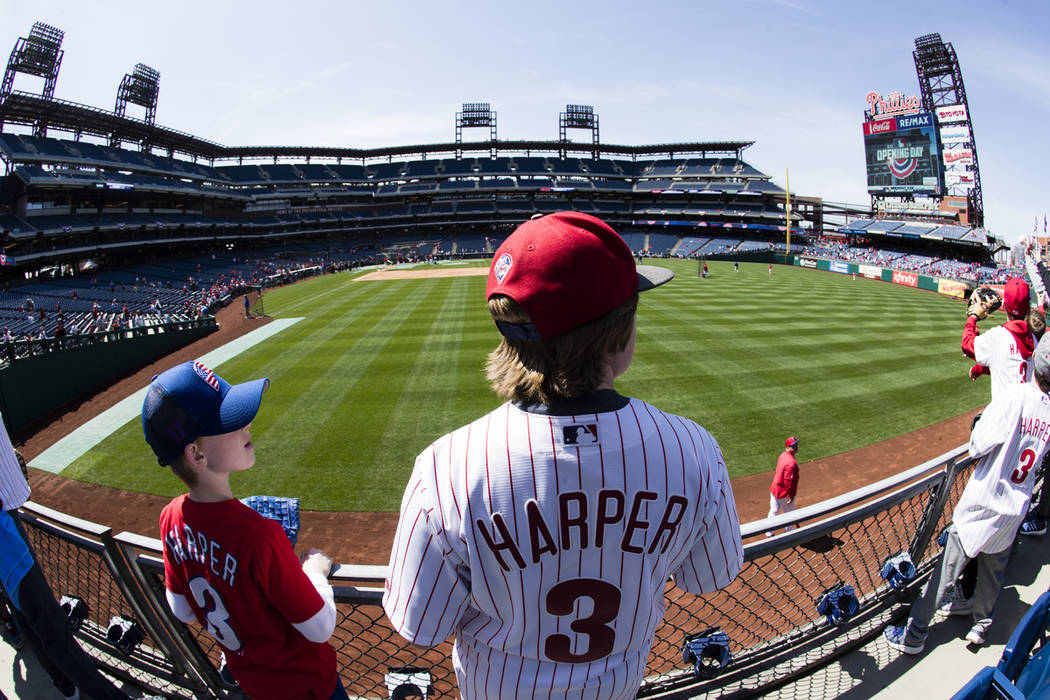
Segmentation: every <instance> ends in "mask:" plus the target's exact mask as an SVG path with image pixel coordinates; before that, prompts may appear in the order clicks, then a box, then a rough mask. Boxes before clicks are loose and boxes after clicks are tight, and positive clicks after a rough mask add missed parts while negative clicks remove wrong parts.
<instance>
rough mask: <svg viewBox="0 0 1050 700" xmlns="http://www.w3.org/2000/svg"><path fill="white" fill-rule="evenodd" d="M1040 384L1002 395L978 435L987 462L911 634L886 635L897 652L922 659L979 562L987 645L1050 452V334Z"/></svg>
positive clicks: (976, 629)
mask: <svg viewBox="0 0 1050 700" xmlns="http://www.w3.org/2000/svg"><path fill="white" fill-rule="evenodd" d="M1032 358H1033V360H1034V372H1033V376H1034V379H1035V381H1034V382H1025V383H1021V384H1011V385H1008V386H1004V387H1002V388H1001V389H1000V390H999V391H998V392H997V393H996V395H995V397H994V398H993V399H992V402H991V403H990V404H989V405H988V408H986V409H985V410H984V413H983V415H982V416H981V420H979V421H977V423H976V424H975V425H974V428H973V432H972V433H971V434H970V450H969V451H970V455H971V456H973V457H980V461H979V462H978V463H977V466H975V467H974V470H973V474H972V475H971V476H970V480H969V481H968V482H967V483H966V488H965V489H963V493H962V496H960V497H959V503H958V504H957V505H956V506H955V512H954V513H953V514H952V526H951V529H950V530H949V531H948V541H947V543H946V544H945V546H944V551H943V552H942V553H941V563H940V565H939V566H938V567H937V568H936V569H935V570H934V573H933V575H932V576H930V579H929V581H927V582H926V586H925V587H924V588H923V591H922V595H920V596H919V598H918V600H916V601H915V603H914V604H913V605H912V608H911V617H910V618H909V619H908V624H907V625H904V626H890V627H887V628H886V632H885V637H886V640H887V641H888V642H889V645H890V646H891V647H893V648H894V649H897V650H898V651H903V652H904V653H906V654H918V653H920V652H921V651H922V650H923V648H924V646H925V642H926V634H927V632H928V630H929V623H930V618H931V616H932V615H933V612H934V610H935V609H936V606H937V604H938V603H940V602H941V601H943V600H944V599H945V597H946V596H947V595H948V594H949V592H950V591H951V589H952V587H953V585H954V582H955V580H956V578H958V576H959V573H960V572H961V571H962V570H963V567H965V566H966V564H967V563H969V561H970V560H971V559H976V560H977V588H976V590H975V591H974V596H973V627H972V628H971V629H970V631H969V632H968V633H967V634H966V640H967V641H968V642H970V643H971V644H976V645H982V644H984V643H985V642H986V641H987V639H986V636H987V631H988V627H989V626H990V625H991V624H992V611H993V608H994V606H995V599H996V598H997V597H998V596H999V589H1000V588H1002V581H1003V572H1004V571H1005V570H1006V564H1007V562H1008V561H1009V559H1010V545H1011V544H1012V543H1013V540H1014V535H1015V534H1016V533H1017V528H1018V527H1019V526H1020V525H1021V521H1022V520H1023V519H1024V517H1025V514H1026V513H1027V512H1028V504H1029V502H1030V501H1031V498H1032V488H1033V486H1034V485H1035V474H1036V471H1037V469H1038V467H1039V465H1040V464H1042V461H1043V456H1044V455H1045V454H1046V452H1047V447H1048V444H1050V442H1048V441H1050V396H1047V392H1048V391H1050V334H1048V335H1044V336H1043V339H1042V340H1040V341H1039V345H1038V346H1037V347H1036V348H1035V352H1033V353H1032Z"/></svg>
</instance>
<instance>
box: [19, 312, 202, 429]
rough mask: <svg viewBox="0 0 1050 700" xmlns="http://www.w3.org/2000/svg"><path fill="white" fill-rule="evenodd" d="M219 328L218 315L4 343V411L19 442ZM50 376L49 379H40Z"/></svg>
mask: <svg viewBox="0 0 1050 700" xmlns="http://www.w3.org/2000/svg"><path fill="white" fill-rule="evenodd" d="M215 330H218V325H217V324H216V323H215V317H214V316H205V317H202V318H199V319H194V320H190V321H173V322H171V323H167V324H163V325H158V326H146V327H142V328H123V329H120V330H112V331H105V332H102V333H84V334H75V335H73V334H71V335H67V336H64V337H61V338H45V339H42V340H24V341H16V342H13V343H5V344H3V345H0V349H2V351H3V353H4V354H3V356H2V357H0V360H2V361H3V362H4V364H3V366H2V367H0V413H2V414H3V420H4V423H5V424H6V425H7V431H8V434H10V435H11V438H12V439H13V440H14V441H15V442H20V441H21V440H23V439H24V438H25V437H27V436H28V435H29V434H30V432H31V431H32V430H33V428H34V427H36V426H39V425H40V424H41V423H43V422H45V421H46V420H47V419H48V418H50V417H52V416H54V415H55V414H56V413H57V412H58V411H59V410H61V409H62V408H63V407H65V406H69V405H71V404H75V403H76V402H78V401H82V400H83V399H85V398H86V397H88V396H90V395H92V394H93V393H95V392H97V391H99V390H100V389H102V388H104V387H107V386H110V385H112V384H113V383H114V382H115V381H117V380H118V379H122V378H123V377H126V376H127V375H128V374H129V373H130V372H132V371H134V370H136V369H138V368H140V367H145V366H146V365H148V364H150V363H151V362H154V361H156V360H158V359H160V358H162V357H166V356H167V355H170V354H171V353H173V352H175V351H176V350H178V349H179V348H182V347H184V346H186V345H189V344H190V343H192V342H194V341H196V340H200V339H201V338H203V337H204V336H206V335H208V334H209V333H212V332H213V331H215ZM41 377H47V381H41V380H40V378H41Z"/></svg>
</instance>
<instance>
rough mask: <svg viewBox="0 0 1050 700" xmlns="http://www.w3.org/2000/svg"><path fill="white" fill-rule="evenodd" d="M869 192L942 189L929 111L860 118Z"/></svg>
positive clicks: (900, 192)
mask: <svg viewBox="0 0 1050 700" xmlns="http://www.w3.org/2000/svg"><path fill="white" fill-rule="evenodd" d="M864 155H865V160H866V162H867V168H868V192H869V193H870V194H911V193H922V194H934V195H939V194H942V193H943V173H942V170H941V162H940V157H939V155H938V147H937V126H936V123H935V122H934V119H933V115H932V114H930V113H929V112H923V113H920V114H909V115H905V116H900V117H888V118H886V119H878V120H875V121H870V122H864Z"/></svg>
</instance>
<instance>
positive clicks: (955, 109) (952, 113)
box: [933, 105, 966, 124]
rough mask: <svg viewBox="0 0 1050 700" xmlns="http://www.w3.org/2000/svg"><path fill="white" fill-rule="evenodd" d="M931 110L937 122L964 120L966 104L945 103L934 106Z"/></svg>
mask: <svg viewBox="0 0 1050 700" xmlns="http://www.w3.org/2000/svg"><path fill="white" fill-rule="evenodd" d="M933 111H934V114H936V115H937V123H938V124H950V123H952V122H964V121H966V105H945V106H943V107H935V108H934V110H933Z"/></svg>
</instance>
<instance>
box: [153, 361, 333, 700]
mask: <svg viewBox="0 0 1050 700" xmlns="http://www.w3.org/2000/svg"><path fill="white" fill-rule="evenodd" d="M267 386H269V380H268V379H257V380H255V381H251V382H245V383H244V384H237V385H235V386H231V385H230V384H229V383H227V382H226V381H225V380H223V379H222V378H221V377H219V376H218V375H216V374H215V373H214V372H212V371H211V370H210V369H208V368H207V367H205V366H204V365H203V364H201V363H199V362H184V363H183V364H181V365H177V366H176V367H173V368H172V369H169V370H168V371H166V372H164V373H162V374H160V375H158V376H156V377H154V378H153V381H152V382H151V383H150V386H149V389H148V391H147V393H146V398H145V401H144V402H143V405H142V428H143V432H144V433H145V437H146V442H148V443H149V445H150V447H152V448H153V451H154V453H156V455H157V459H158V461H159V462H160V463H161V464H162V465H169V466H171V469H172V471H174V472H175V475H176V476H178V477H179V478H180V479H182V481H183V482H185V483H186V485H187V486H188V487H189V493H188V494H185V495H182V496H179V497H178V498H175V499H174V500H173V501H172V502H171V503H169V504H168V505H167V506H166V507H165V508H164V510H163V512H162V513H161V516H160V533H161V539H162V540H163V542H164V585H165V588H166V591H165V592H166V595H167V600H168V605H169V606H170V607H171V609H172V611H173V612H174V613H175V616H176V617H178V618H179V619H180V620H182V621H183V622H189V621H190V620H193V619H196V620H198V621H199V622H200V624H201V625H203V626H204V627H205V628H206V629H207V630H208V632H209V633H210V634H211V635H212V636H213V637H215V639H216V640H217V641H218V642H219V644H220V645H222V648H223V650H224V652H225V655H226V663H227V666H228V668H229V669H230V671H231V672H232V673H233V676H234V678H235V679H236V680H237V682H238V684H239V685H240V686H241V688H242V689H243V690H244V691H245V692H246V693H248V695H249V696H251V697H252V698H254V699H255V700H265V699H273V700H278V699H280V700H287V699H290V698H297V699H302V700H326V699H329V698H330V699H332V700H336V699H338V698H346V697H347V695H346V691H345V690H344V689H343V684H342V681H341V680H340V678H339V675H338V673H337V672H336V659H335V651H334V650H333V649H332V647H331V646H330V645H329V644H328V643H327V642H328V638H329V637H331V635H332V632H333V631H334V629H335V621H336V610H335V601H334V596H333V592H332V587H331V585H330V584H329V583H328V578H327V575H328V571H329V569H330V568H331V565H332V559H331V558H330V557H328V555H326V554H325V553H324V552H322V551H320V550H318V549H311V550H310V552H309V554H308V555H307V556H306V558H305V560H304V561H303V563H302V566H301V568H300V564H299V560H298V558H297V557H296V555H295V552H294V551H293V549H292V545H291V542H289V540H288V538H287V536H286V535H285V533H284V530H282V528H281V526H280V525H279V524H278V523H277V522H276V521H274V520H269V519H267V518H264V517H263V516H261V515H259V514H258V513H256V512H255V511H253V510H252V509H251V508H249V507H248V506H246V505H244V504H243V503H241V502H240V501H238V500H237V499H235V498H234V497H233V493H232V491H231V488H230V474H231V473H233V472H239V471H244V470H246V469H250V468H251V467H252V465H254V464H255V451H254V446H253V445H252V442H251V434H250V433H249V428H250V426H251V422H252V420H253V419H254V418H255V414H256V413H257V412H258V410H259V403H260V401H261V400H262V393H263V391H265V390H266V388H267Z"/></svg>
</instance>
